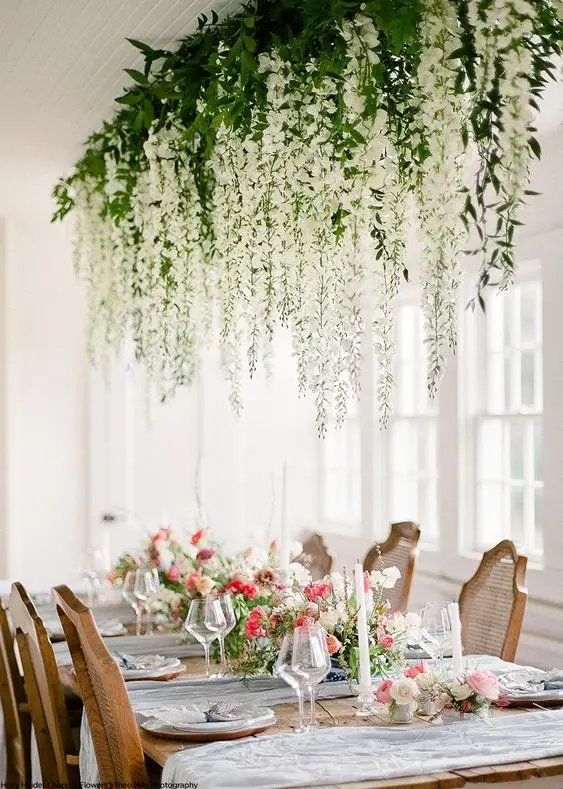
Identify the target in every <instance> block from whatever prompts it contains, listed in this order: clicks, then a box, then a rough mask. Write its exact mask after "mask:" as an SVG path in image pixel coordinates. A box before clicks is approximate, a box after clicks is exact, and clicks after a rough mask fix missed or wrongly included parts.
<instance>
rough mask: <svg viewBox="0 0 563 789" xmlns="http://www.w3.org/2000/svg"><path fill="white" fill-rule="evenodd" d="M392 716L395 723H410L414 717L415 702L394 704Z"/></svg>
mask: <svg viewBox="0 0 563 789" xmlns="http://www.w3.org/2000/svg"><path fill="white" fill-rule="evenodd" d="M390 718H391V720H392V721H393V723H410V722H411V721H412V719H413V718H414V704H393V706H392V707H391V711H390Z"/></svg>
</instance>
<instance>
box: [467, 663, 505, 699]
mask: <svg viewBox="0 0 563 789" xmlns="http://www.w3.org/2000/svg"><path fill="white" fill-rule="evenodd" d="M465 681H466V682H467V684H468V685H469V687H470V688H472V689H473V690H474V691H475V693H478V694H479V696H483V697H484V698H485V699H491V701H495V700H496V699H498V694H499V686H498V679H497V678H496V677H495V675H494V674H492V673H491V672H490V671H486V670H484V671H470V672H469V673H468V674H466V675H465Z"/></svg>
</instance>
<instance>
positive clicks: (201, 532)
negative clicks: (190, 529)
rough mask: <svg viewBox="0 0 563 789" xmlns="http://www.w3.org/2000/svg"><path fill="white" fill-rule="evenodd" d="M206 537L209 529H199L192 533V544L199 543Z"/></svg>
mask: <svg viewBox="0 0 563 789" xmlns="http://www.w3.org/2000/svg"><path fill="white" fill-rule="evenodd" d="M204 537H207V529H198V530H197V531H196V532H194V533H193V534H192V545H197V544H198V543H199V542H201V541H202V540H203V539H204Z"/></svg>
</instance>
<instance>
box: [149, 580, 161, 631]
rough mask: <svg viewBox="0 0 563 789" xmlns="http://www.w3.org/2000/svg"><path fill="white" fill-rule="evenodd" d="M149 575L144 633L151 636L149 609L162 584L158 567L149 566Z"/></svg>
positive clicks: (150, 609)
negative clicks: (148, 594)
mask: <svg viewBox="0 0 563 789" xmlns="http://www.w3.org/2000/svg"><path fill="white" fill-rule="evenodd" d="M149 575H150V579H149V591H150V596H149V598H148V600H147V604H146V611H147V629H146V635H148V636H152V616H151V611H152V607H153V605H154V602H155V600H156V598H157V597H158V592H159V589H160V587H161V586H162V582H161V580H160V572H159V570H158V567H151V569H150V570H149Z"/></svg>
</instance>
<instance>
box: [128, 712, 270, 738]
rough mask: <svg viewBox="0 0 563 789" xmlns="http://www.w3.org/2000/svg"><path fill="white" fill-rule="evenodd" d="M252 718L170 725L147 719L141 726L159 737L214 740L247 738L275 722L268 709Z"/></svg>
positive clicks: (155, 719) (156, 719) (161, 721)
mask: <svg viewBox="0 0 563 789" xmlns="http://www.w3.org/2000/svg"><path fill="white" fill-rule="evenodd" d="M261 709H262V710H263V711H261V712H260V714H257V715H255V716H254V717H252V718H243V719H240V720H234V721H220V722H216V723H215V722H213V723H207V722H206V723H185V724H180V723H176V724H171V723H167V722H165V721H163V720H159V719H158V718H149V719H148V720H146V721H144V722H143V723H142V724H141V728H143V729H144V730H145V731H148V732H150V733H151V734H155V735H157V736H160V737H170V738H172V739H197V740H204V739H205V740H207V739H209V740H215V739H231V738H238V737H247V736H248V735H249V734H252V733H256V732H257V731H263V730H264V729H267V728H268V727H270V726H273V725H274V723H275V722H276V716H275V715H274V712H273V711H272V710H271V709H269V708H268V707H263V708H261Z"/></svg>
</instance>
